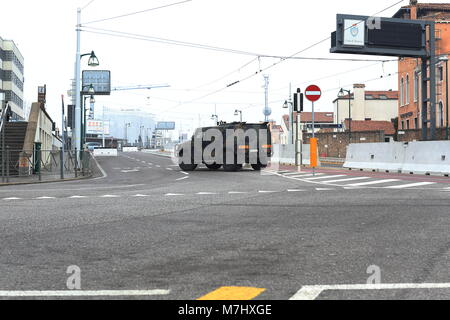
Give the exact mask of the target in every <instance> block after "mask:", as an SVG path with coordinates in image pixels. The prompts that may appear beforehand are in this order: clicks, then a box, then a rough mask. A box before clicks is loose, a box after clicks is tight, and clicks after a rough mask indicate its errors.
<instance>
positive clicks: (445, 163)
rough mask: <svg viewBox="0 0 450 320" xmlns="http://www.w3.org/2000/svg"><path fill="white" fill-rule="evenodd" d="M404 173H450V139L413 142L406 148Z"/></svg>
mask: <svg viewBox="0 0 450 320" xmlns="http://www.w3.org/2000/svg"><path fill="white" fill-rule="evenodd" d="M403 172H404V173H418V174H445V175H449V174H450V141H433V142H412V143H410V144H409V145H408V147H406V148H405V163H404V165H403Z"/></svg>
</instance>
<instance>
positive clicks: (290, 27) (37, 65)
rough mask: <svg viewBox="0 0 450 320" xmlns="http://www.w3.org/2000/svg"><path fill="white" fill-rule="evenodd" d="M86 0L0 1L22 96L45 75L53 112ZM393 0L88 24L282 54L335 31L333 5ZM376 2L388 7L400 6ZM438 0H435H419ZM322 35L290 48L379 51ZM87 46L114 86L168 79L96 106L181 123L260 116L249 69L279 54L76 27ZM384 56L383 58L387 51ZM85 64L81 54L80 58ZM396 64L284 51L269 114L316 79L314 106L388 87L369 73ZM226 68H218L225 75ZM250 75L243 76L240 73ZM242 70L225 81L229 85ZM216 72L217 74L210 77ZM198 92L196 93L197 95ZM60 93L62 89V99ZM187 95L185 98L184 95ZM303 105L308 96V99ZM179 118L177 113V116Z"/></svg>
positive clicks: (0, 25) (356, 9) (98, 7)
mask: <svg viewBox="0 0 450 320" xmlns="http://www.w3.org/2000/svg"><path fill="white" fill-rule="evenodd" d="M181 1H182V0H161V1H160V0H145V1H143V0H127V1H116V0H95V1H93V2H92V3H91V4H90V5H89V6H88V7H87V8H85V9H84V10H83V12H82V22H83V23H86V22H90V21H94V20H99V19H103V18H109V17H114V16H118V15H123V14H127V13H131V12H136V11H140V10H146V9H150V8H154V7H159V6H162V5H166V4H171V3H174V2H181ZM89 2H90V1H89V0H65V1H61V0H40V1H31V0H15V1H4V2H3V3H2V5H1V11H2V17H1V19H0V36H1V37H2V38H4V39H12V40H14V41H15V43H16V44H17V45H18V47H19V49H20V50H21V52H22V54H23V56H24V57H25V79H26V82H25V99H26V101H28V102H33V101H35V100H36V99H37V86H39V85H43V84H47V88H48V89H47V92H48V97H47V100H48V110H49V112H50V113H51V114H52V115H53V117H54V120H56V121H59V119H60V116H59V113H60V111H59V110H60V105H61V103H60V95H61V94H64V95H66V96H67V91H68V90H69V87H70V79H72V78H73V74H74V61H75V45H76V33H75V24H76V9H77V7H84V6H85V5H86V4H88V3H89ZM395 2H397V1H396V0H378V1H358V0H341V1H326V2H323V1H321V2H315V1H299V0H265V1H261V0H192V1H190V2H186V3H183V4H179V5H176V6H171V7H167V8H164V9H159V10H154V11H148V12H146V13H142V14H139V15H132V16H128V17H123V18H120V19H114V20H108V21H104V22H99V23H92V24H87V25H86V26H89V27H92V28H101V29H107V30H114V31H119V32H126V33H133V34H139V35H145V36H151V37H158V38H166V39H171V40H178V41H184V42H191V43H197V44H202V45H209V46H214V47H221V48H227V49H233V50H236V51H245V52H249V53H256V54H257V55H260V54H261V55H276V56H290V55H292V54H294V53H295V52H299V51H301V50H303V49H306V48H308V47H309V46H311V45H312V44H314V43H317V42H319V41H321V40H325V39H327V38H328V37H329V36H330V33H331V32H332V31H334V30H335V28H336V27H335V26H336V14H337V13H347V14H360V15H372V14H374V13H376V12H379V11H381V10H383V9H385V8H387V7H389V6H391V5H392V4H394V3H395ZM408 2H409V1H403V2H402V3H401V4H398V5H396V6H395V7H393V8H391V9H389V10H387V11H385V12H384V13H383V14H381V15H382V16H392V15H393V14H394V13H395V12H396V11H397V10H398V9H399V8H400V6H401V5H407V4H408ZM428 2H442V1H428ZM329 49H330V40H326V41H324V42H323V43H321V44H320V45H317V46H314V47H313V48H312V49H309V50H306V51H304V52H302V53H301V54H299V55H298V56H301V57H332V58H338V59H342V58H360V59H380V57H370V56H348V55H337V54H335V55H332V54H330V53H329ZM91 50H95V52H96V54H97V56H98V58H99V60H100V64H101V65H100V69H108V70H111V72H112V79H113V86H128V85H152V84H163V83H167V84H169V85H170V86H171V87H170V88H168V89H155V90H152V91H148V90H145V91H131V92H130V91H126V92H116V93H113V94H112V95H111V96H108V97H97V104H96V106H97V110H101V108H102V107H103V106H106V107H108V108H117V109H120V108H142V109H145V110H147V111H148V112H151V113H154V114H156V115H157V118H158V119H159V120H166V121H171V120H174V121H178V122H180V121H183V126H184V127H187V126H189V125H190V124H192V125H193V126H197V125H198V124H199V116H200V117H201V119H202V124H208V121H209V122H210V123H209V124H211V121H210V120H209V118H210V116H211V115H212V114H213V113H214V112H215V106H216V107H217V113H218V115H219V117H220V119H222V120H225V121H233V120H236V119H237V118H236V117H234V110H235V109H240V110H243V112H244V120H246V121H262V120H263V119H264V116H263V114H262V110H263V107H264V89H263V85H264V79H263V75H262V74H259V75H255V76H253V77H250V76H251V75H254V74H255V73H256V72H257V71H258V70H259V69H260V68H261V69H263V68H265V67H268V66H270V65H272V64H274V63H276V62H278V61H280V60H279V59H271V58H260V59H258V58H257V57H255V56H251V55H245V54H235V53H229V52H218V51H210V50H203V49H198V48H188V47H183V46H174V45H168V44H162V43H157V42H150V41H144V40H136V39H127V38H123V37H114V36H109V35H100V34H95V33H90V32H83V33H82V53H87V52H90V51H91ZM387 59H392V58H387ZM82 66H83V69H88V67H87V60H83V62H82ZM396 71H397V63H396V62H387V63H378V62H336V61H310V60H289V61H284V62H282V63H280V64H278V65H276V66H274V67H273V68H270V69H269V70H267V71H265V72H264V74H267V75H269V76H270V92H269V100H270V107H271V108H272V109H273V115H272V117H271V118H273V119H274V120H277V121H278V122H280V121H281V116H282V115H283V114H284V113H285V110H283V109H282V105H283V102H284V101H285V100H286V99H288V97H289V83H292V87H293V90H295V89H296V88H297V87H300V88H301V89H302V90H304V89H305V88H306V86H307V85H308V84H312V83H314V84H317V85H319V86H320V87H322V90H323V91H324V92H325V93H324V96H323V98H322V99H321V100H320V101H319V103H318V104H317V109H318V110H319V111H331V110H332V100H333V99H334V98H335V97H336V95H337V93H338V88H339V87H341V86H344V87H345V88H347V89H350V88H351V87H352V86H351V85H352V84H353V83H366V85H367V88H368V89H371V90H389V89H393V90H397V87H398V84H397V76H396V75H394V76H391V77H386V78H383V79H380V80H376V81H373V79H376V78H380V77H381V76H386V75H389V74H392V73H395V72H396ZM225 76H226V77H225ZM249 77H250V78H249ZM246 78H248V79H247V80H246V81H244V82H241V83H239V84H237V85H235V86H233V87H231V88H229V89H226V90H222V91H219V92H217V93H215V94H212V93H214V92H216V91H218V90H220V89H223V88H225V87H226V86H227V85H228V84H231V83H234V82H236V81H239V80H243V79H246ZM216 80H217V81H216ZM202 97H203V98H202ZM66 99H67V98H66ZM191 101H192V102H191ZM308 107H309V105H308ZM183 119H184V120H183Z"/></svg>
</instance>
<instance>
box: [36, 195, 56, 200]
mask: <svg viewBox="0 0 450 320" xmlns="http://www.w3.org/2000/svg"><path fill="white" fill-rule="evenodd" d="M35 199H36V200H52V199H56V198H55V197H45V196H44V197H37V198H35Z"/></svg>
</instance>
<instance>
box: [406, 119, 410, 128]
mask: <svg viewBox="0 0 450 320" xmlns="http://www.w3.org/2000/svg"><path fill="white" fill-rule="evenodd" d="M406 129H407V130H409V129H410V125H409V120H406Z"/></svg>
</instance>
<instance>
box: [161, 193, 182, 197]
mask: <svg viewBox="0 0 450 320" xmlns="http://www.w3.org/2000/svg"><path fill="white" fill-rule="evenodd" d="M165 196H166V197H179V196H184V194H181V193H167V194H165Z"/></svg>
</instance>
